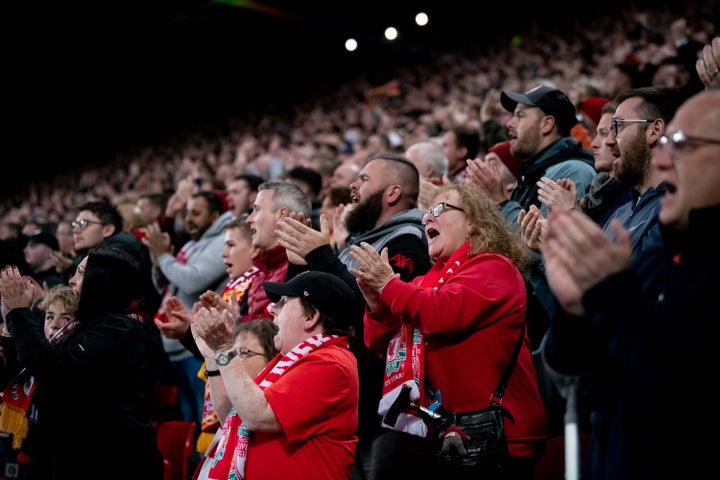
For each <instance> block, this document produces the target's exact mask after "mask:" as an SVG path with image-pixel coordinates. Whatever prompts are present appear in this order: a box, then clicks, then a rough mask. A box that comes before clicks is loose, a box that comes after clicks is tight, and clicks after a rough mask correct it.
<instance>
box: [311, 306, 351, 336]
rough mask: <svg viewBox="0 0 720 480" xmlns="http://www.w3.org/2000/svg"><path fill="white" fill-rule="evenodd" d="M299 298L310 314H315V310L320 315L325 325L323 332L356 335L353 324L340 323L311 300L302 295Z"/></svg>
mask: <svg viewBox="0 0 720 480" xmlns="http://www.w3.org/2000/svg"><path fill="white" fill-rule="evenodd" d="M297 298H298V300H300V305H302V308H303V311H304V312H305V313H306V314H308V315H314V314H315V312H317V313H318V315H320V319H319V321H320V323H322V325H323V333H325V334H326V335H341V336H345V335H347V336H350V337H353V336H354V335H355V333H354V332H355V329H354V328H353V326H352V324H350V325H340V324H338V323H337V322H335V320H333V319H332V318H330V317H328V316H327V315H325V314H324V313H322V312H321V311H320V310H318V309H317V308H315V306H314V305H313V304H312V303H310V302H309V301H307V300H305V299H304V298H302V297H297Z"/></svg>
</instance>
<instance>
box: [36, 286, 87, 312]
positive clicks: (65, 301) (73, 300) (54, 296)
mask: <svg viewBox="0 0 720 480" xmlns="http://www.w3.org/2000/svg"><path fill="white" fill-rule="evenodd" d="M55 302H60V303H62V305H63V306H64V307H65V309H66V310H67V311H68V312H72V313H73V314H75V311H76V310H77V304H78V294H77V293H76V292H75V290H73V289H72V288H71V287H70V286H69V285H65V284H59V285H55V286H54V287H52V288H51V289H50V290H49V291H48V293H47V295H45V296H44V297H43V298H42V300H40V302H39V303H38V308H39V309H40V310H42V311H43V312H46V311H47V309H48V308H50V305H52V304H53V303H55Z"/></svg>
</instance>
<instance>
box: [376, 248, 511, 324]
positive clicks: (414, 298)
mask: <svg viewBox="0 0 720 480" xmlns="http://www.w3.org/2000/svg"><path fill="white" fill-rule="evenodd" d="M521 288H522V290H521ZM524 295H525V291H524V284H523V283H522V277H521V275H520V272H519V271H518V270H517V268H516V267H515V266H514V265H513V264H512V263H511V262H510V261H509V260H508V259H506V258H505V257H502V256H500V255H495V254H481V255H476V256H474V257H471V258H468V259H466V260H465V261H464V262H463V264H462V265H461V266H460V267H459V268H458V270H457V271H456V272H455V273H453V275H451V276H450V277H449V278H448V279H447V280H446V281H445V284H444V285H443V287H442V288H439V289H437V290H435V289H434V288H432V287H431V286H423V287H419V286H417V285H415V284H407V283H404V282H401V281H398V280H391V281H390V283H388V284H387V285H386V286H385V288H383V291H382V300H383V302H385V303H387V304H388V305H389V307H390V310H391V312H392V313H393V314H395V315H399V316H400V317H402V318H404V319H406V321H407V320H409V321H410V322H411V323H412V324H413V325H415V326H417V327H419V328H420V330H421V331H422V332H423V333H425V334H435V333H443V334H452V333H454V332H458V331H462V330H466V329H467V328H469V327H470V326H475V327H476V326H477V325H482V324H483V323H489V322H492V321H495V320H496V319H497V312H498V311H500V312H507V311H509V310H512V309H513V308H514V306H512V305H510V306H509V305H508V303H511V304H512V303H514V304H517V305H516V308H524V302H521V301H519V300H521V298H522V297H524ZM366 328H367V326H366Z"/></svg>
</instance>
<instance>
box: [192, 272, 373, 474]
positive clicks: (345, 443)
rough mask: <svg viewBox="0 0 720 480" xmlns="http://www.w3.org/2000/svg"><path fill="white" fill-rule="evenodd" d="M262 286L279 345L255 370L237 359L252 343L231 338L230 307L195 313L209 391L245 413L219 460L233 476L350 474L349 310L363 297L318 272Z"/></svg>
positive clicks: (354, 383)
mask: <svg viewBox="0 0 720 480" xmlns="http://www.w3.org/2000/svg"><path fill="white" fill-rule="evenodd" d="M262 286H263V289H264V290H265V293H266V294H267V296H268V298H270V300H271V301H273V302H275V303H274V304H273V305H272V306H271V307H270V312H271V314H272V316H273V322H274V323H275V324H276V325H277V327H278V333H277V335H276V336H275V346H276V347H277V349H278V350H279V351H280V353H279V354H278V355H277V356H276V357H275V358H273V359H272V360H271V361H270V363H269V364H268V366H267V367H266V368H265V369H264V370H262V371H261V372H260V373H259V374H258V375H257V377H255V378H253V377H252V376H251V375H250V374H248V372H247V370H246V369H245V366H244V364H243V362H238V361H233V359H235V358H237V357H242V356H243V355H250V354H252V353H253V352H247V351H246V350H241V349H238V348H237V347H233V334H232V332H233V329H234V323H235V319H234V318H233V316H232V314H230V313H229V312H227V311H224V312H223V313H220V312H218V311H217V310H216V309H214V308H211V309H207V308H206V307H202V308H200V309H199V310H198V311H197V312H196V313H195V314H194V316H193V324H192V332H193V334H194V335H195V337H196V339H197V340H198V346H199V347H200V349H201V351H202V352H203V355H204V356H205V360H206V362H207V368H208V369H212V370H216V369H217V370H219V372H220V375H219V376H218V377H217V378H216V379H215V380H213V382H214V383H213V401H216V399H217V401H229V402H231V403H232V406H233V407H234V409H235V411H236V412H237V414H238V416H239V417H240V419H241V420H242V424H241V425H240V427H239V428H238V429H237V434H236V435H237V441H236V442H235V447H234V448H233V451H232V452H229V451H228V452H227V454H226V455H224V456H223V457H222V458H220V459H218V460H217V461H218V462H226V464H227V465H226V468H225V469H224V470H227V472H228V473H229V474H230V475H229V477H230V478H323V479H347V478H349V477H350V465H351V464H352V463H353V461H354V459H355V450H356V446H357V441H358V438H357V433H356V431H357V426H358V401H359V379H358V371H357V361H356V360H355V357H354V355H353V353H352V352H351V351H350V333H351V331H352V317H351V316H350V315H348V311H349V309H350V308H352V307H353V306H357V305H359V302H360V299H359V297H358V296H357V295H356V294H355V292H353V290H352V289H350V287H348V286H347V284H346V283H345V282H344V281H343V280H341V279H339V278H338V277H336V276H335V275H332V274H329V273H324V272H311V271H308V272H303V273H300V274H298V275H297V276H295V277H294V278H293V279H292V280H290V281H288V282H264V283H263V284H262ZM220 380H222V381H221V382H220ZM221 396H222V397H224V398H223V399H221V398H220V397H221ZM216 467H217V465H216ZM223 478H228V477H225V476H223Z"/></svg>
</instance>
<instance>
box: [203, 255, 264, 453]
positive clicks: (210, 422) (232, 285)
mask: <svg viewBox="0 0 720 480" xmlns="http://www.w3.org/2000/svg"><path fill="white" fill-rule="evenodd" d="M258 272H260V270H259V269H258V268H257V267H250V270H248V271H246V272H245V273H243V274H242V275H240V276H239V277H237V278H235V279H233V280H230V281H229V282H228V283H227V285H225V288H224V289H223V291H222V293H221V294H220V296H221V297H222V299H223V300H225V301H226V302H228V301H230V298H231V297H235V298H236V299H237V301H238V303H240V302H242V300H243V298H244V297H245V293H246V292H247V291H248V288H249V287H250V285H251V284H252V282H253V280H254V279H255V277H256V276H257V274H258ZM198 377H200V378H201V379H203V380H204V381H205V392H204V397H203V412H202V421H201V427H200V435H199V437H198V441H197V444H196V447H197V451H198V452H200V453H205V451H206V450H207V449H208V447H209V445H210V442H212V439H213V436H214V434H215V432H216V431H217V430H218V428H220V419H218V416H217V414H216V413H215V407H214V406H213V404H212V398H211V396H210V382H209V381H208V378H207V377H206V376H205V362H203V364H202V366H201V367H200V370H199V371H198Z"/></svg>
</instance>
